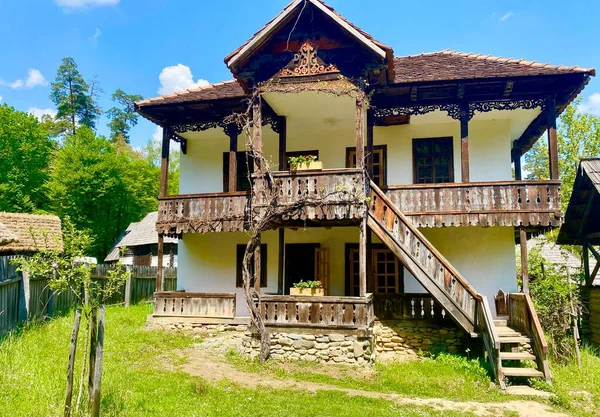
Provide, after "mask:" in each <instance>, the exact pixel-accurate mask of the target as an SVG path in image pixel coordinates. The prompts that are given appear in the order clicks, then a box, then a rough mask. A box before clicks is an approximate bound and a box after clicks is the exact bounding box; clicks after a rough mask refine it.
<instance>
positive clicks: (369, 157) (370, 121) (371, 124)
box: [367, 111, 375, 179]
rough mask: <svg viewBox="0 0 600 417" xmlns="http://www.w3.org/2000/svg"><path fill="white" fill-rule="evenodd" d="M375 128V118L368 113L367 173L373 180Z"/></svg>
mask: <svg viewBox="0 0 600 417" xmlns="http://www.w3.org/2000/svg"><path fill="white" fill-rule="evenodd" d="M374 126H375V117H374V116H373V113H372V112H371V111H368V112H367V173H368V174H369V178H371V179H372V178H373V139H374V138H373V133H374V132H373V129H374Z"/></svg>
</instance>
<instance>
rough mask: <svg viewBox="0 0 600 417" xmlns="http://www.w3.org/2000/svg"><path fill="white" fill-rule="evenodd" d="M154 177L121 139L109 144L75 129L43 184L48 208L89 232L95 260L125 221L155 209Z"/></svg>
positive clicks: (86, 131)
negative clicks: (50, 205) (46, 182)
mask: <svg viewBox="0 0 600 417" xmlns="http://www.w3.org/2000/svg"><path fill="white" fill-rule="evenodd" d="M158 181H159V175H158V172H157V170H156V168H154V167H153V166H151V165H150V164H149V163H148V161H147V160H146V159H145V158H143V157H142V156H141V155H140V154H138V153H137V152H134V151H133V149H132V148H131V146H129V145H128V144H126V143H125V142H124V141H117V142H114V143H113V142H112V141H110V140H108V139H106V138H104V137H102V136H97V135H96V134H95V133H94V132H93V131H92V130H91V129H89V128H87V127H80V128H78V129H77V130H76V134H75V135H68V136H67V137H66V138H65V141H64V143H63V146H62V147H61V148H60V149H59V150H58V152H57V154H56V160H55V161H54V163H53V165H52V170H51V177H50V181H49V182H48V190H49V196H50V199H51V201H52V203H53V208H54V210H55V211H56V213H57V214H59V215H60V216H61V217H64V216H66V215H68V216H70V217H71V219H72V220H73V222H74V224H75V225H76V226H77V228H78V229H85V230H89V231H90V233H91V236H92V238H93V240H94V243H93V244H92V245H91V249H90V250H91V254H92V255H93V256H96V257H98V258H99V259H100V260H101V259H103V258H104V256H105V255H106V253H107V252H108V250H109V249H110V248H111V247H112V244H113V243H114V241H115V240H116V238H117V237H118V236H119V235H120V233H121V232H122V231H123V229H125V228H126V227H127V226H128V225H129V223H131V222H134V221H139V220H141V219H142V218H143V217H144V216H145V215H146V214H147V213H148V212H150V211H153V210H156V206H157V202H156V196H157V195H158Z"/></svg>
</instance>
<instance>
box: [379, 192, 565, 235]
mask: <svg viewBox="0 0 600 417" xmlns="http://www.w3.org/2000/svg"><path fill="white" fill-rule="evenodd" d="M384 191H385V193H386V194H387V196H388V197H389V198H390V200H391V201H392V202H393V203H394V205H395V206H397V207H398V208H399V209H400V210H401V211H402V212H403V213H404V214H406V215H407V216H409V217H410V219H411V220H412V222H413V224H415V225H416V226H418V227H441V226H451V225H454V226H466V225H480V226H520V225H524V226H543V227H547V226H560V224H561V221H562V213H561V207H560V181H502V182H479V183H477V182H474V183H445V184H413V185H399V186H390V187H387V188H385V190H384Z"/></svg>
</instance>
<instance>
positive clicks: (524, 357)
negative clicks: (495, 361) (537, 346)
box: [500, 352, 535, 361]
mask: <svg viewBox="0 0 600 417" xmlns="http://www.w3.org/2000/svg"><path fill="white" fill-rule="evenodd" d="M500 359H502V360H507V361H508V360H510V361H534V360H535V356H534V355H532V354H531V353H529V352H500Z"/></svg>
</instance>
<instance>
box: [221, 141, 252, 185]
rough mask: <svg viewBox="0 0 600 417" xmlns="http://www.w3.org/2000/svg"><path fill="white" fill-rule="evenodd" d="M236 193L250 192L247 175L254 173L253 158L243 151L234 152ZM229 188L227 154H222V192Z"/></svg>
mask: <svg viewBox="0 0 600 417" xmlns="http://www.w3.org/2000/svg"><path fill="white" fill-rule="evenodd" d="M235 156H236V167H237V172H236V177H237V178H236V182H235V183H236V187H235V189H236V191H250V180H249V178H248V175H249V174H251V173H252V172H254V158H253V157H252V156H251V155H249V154H247V153H246V152H245V151H241V152H236V153H235ZM228 187H229V152H223V191H225V192H226V191H228V190H227V189H228Z"/></svg>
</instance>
